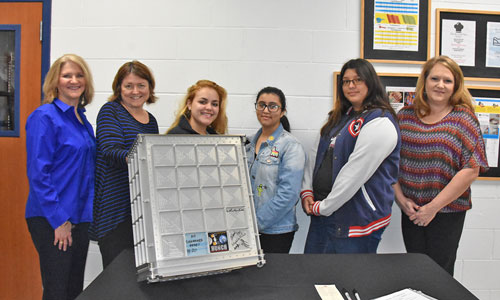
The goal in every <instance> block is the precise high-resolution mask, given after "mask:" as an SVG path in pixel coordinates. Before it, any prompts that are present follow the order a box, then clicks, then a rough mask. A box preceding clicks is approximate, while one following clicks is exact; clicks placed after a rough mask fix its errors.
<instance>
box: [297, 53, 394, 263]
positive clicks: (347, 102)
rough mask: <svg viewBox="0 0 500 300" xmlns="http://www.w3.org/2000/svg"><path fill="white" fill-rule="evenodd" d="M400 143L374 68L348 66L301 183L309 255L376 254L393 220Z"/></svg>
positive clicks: (364, 64) (355, 62)
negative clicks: (307, 230) (308, 217)
mask: <svg viewBox="0 0 500 300" xmlns="http://www.w3.org/2000/svg"><path fill="white" fill-rule="evenodd" d="M400 144H401V138H400V133H399V127H398V124H397V119H396V115H395V113H394V110H393V109H392V108H391V106H390V104H389V101H388V99H387V94H386V92H385V90H384V87H383V85H382V83H381V81H380V79H379V77H378V76H377V74H376V72H375V70H374V68H373V66H372V65H371V64H370V63H369V62H368V61H366V60H364V59H352V60H350V61H348V62H347V63H345V64H344V66H343V67H342V70H341V72H340V80H339V81H338V85H337V100H336V101H335V104H334V109H333V110H332V111H331V112H330V113H329V117H328V121H327V122H326V124H325V125H324V126H323V127H322V128H321V131H320V137H319V143H318V147H317V149H314V150H313V153H312V154H311V156H310V157H309V165H308V167H307V168H306V170H305V174H304V180H303V183H302V192H301V199H302V206H303V209H304V211H305V212H306V213H307V214H309V215H311V223H310V226H309V232H308V235H307V240H306V245H305V249H304V252H305V253H375V252H376V250H377V247H378V244H379V242H380V239H381V237H382V233H383V231H384V229H385V227H386V226H387V225H389V222H390V219H391V207H392V204H393V201H394V191H393V188H392V185H393V184H394V183H396V181H397V176H398V167H399V150H400Z"/></svg>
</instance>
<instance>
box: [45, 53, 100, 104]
mask: <svg viewBox="0 0 500 300" xmlns="http://www.w3.org/2000/svg"><path fill="white" fill-rule="evenodd" d="M67 62H73V63H75V64H76V65H78V66H79V67H80V68H81V69H82V72H83V78H84V79H85V91H83V94H82V95H81V96H80V101H79V103H78V106H81V107H84V106H85V105H87V104H89V103H90V102H92V99H93V98H94V84H93V81H92V74H91V73H90V69H89V67H88V65H87V63H86V62H85V60H84V59H83V58H81V57H80V56H78V55H76V54H64V55H63V56H61V57H59V58H58V59H57V60H56V61H55V62H54V63H53V64H52V66H51V67H50V69H49V71H48V72H47V75H45V81H44V83H43V94H44V98H43V104H45V103H52V101H54V98H57V97H58V96H59V91H58V90H57V85H58V84H59V77H60V75H61V69H62V67H63V66H64V64H65V63H67Z"/></svg>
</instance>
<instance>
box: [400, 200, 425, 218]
mask: <svg viewBox="0 0 500 300" xmlns="http://www.w3.org/2000/svg"><path fill="white" fill-rule="evenodd" d="M397 203H398V205H399V208H401V210H402V211H403V212H404V213H405V215H407V216H408V217H411V216H412V215H414V214H415V213H416V212H417V210H418V209H419V208H420V206H418V205H417V204H416V203H415V202H413V200H411V199H410V198H406V197H405V196H400V197H398V198H397Z"/></svg>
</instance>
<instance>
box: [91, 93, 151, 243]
mask: <svg viewBox="0 0 500 300" xmlns="http://www.w3.org/2000/svg"><path fill="white" fill-rule="evenodd" d="M148 114H149V123H148V124H142V123H140V122H138V121H137V120H136V119H135V118H134V117H133V116H132V115H131V114H130V113H129V112H128V111H127V110H126V109H125V108H124V107H123V105H121V104H120V102H118V101H112V102H107V103H106V104H104V105H103V106H102V108H101V110H100V111H99V114H98V115H97V162H96V172H95V173H96V178H95V197H94V210H93V212H94V213H93V215H94V221H93V222H92V223H91V224H90V229H89V233H90V238H91V239H92V240H99V239H101V238H102V237H104V236H105V235H106V234H107V233H108V232H109V231H111V230H113V229H114V228H116V227H117V226H118V224H120V223H121V222H123V221H125V220H126V218H127V217H130V214H131V213H130V191H129V184H128V166H127V163H126V161H125V158H126V157H127V154H128V151H129V150H130V148H131V147H132V145H133V143H134V141H135V138H136V136H137V134H139V133H158V124H157V122H156V119H155V117H153V115H152V114H150V113H148Z"/></svg>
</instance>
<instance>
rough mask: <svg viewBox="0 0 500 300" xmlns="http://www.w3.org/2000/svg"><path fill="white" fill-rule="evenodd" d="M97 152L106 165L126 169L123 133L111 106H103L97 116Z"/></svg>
mask: <svg viewBox="0 0 500 300" xmlns="http://www.w3.org/2000/svg"><path fill="white" fill-rule="evenodd" d="M96 138H97V145H98V149H97V151H99V152H101V153H102V155H103V156H104V159H105V160H106V162H107V163H108V164H110V165H111V166H114V167H116V168H127V162H126V160H125V158H126V157H127V154H128V149H126V148H125V138H124V132H123V129H122V127H121V124H120V121H119V116H118V113H117V112H116V110H115V108H114V107H113V106H111V105H106V104H105V105H104V106H103V107H102V108H101V110H100V111H99V114H98V115H97V134H96Z"/></svg>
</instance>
